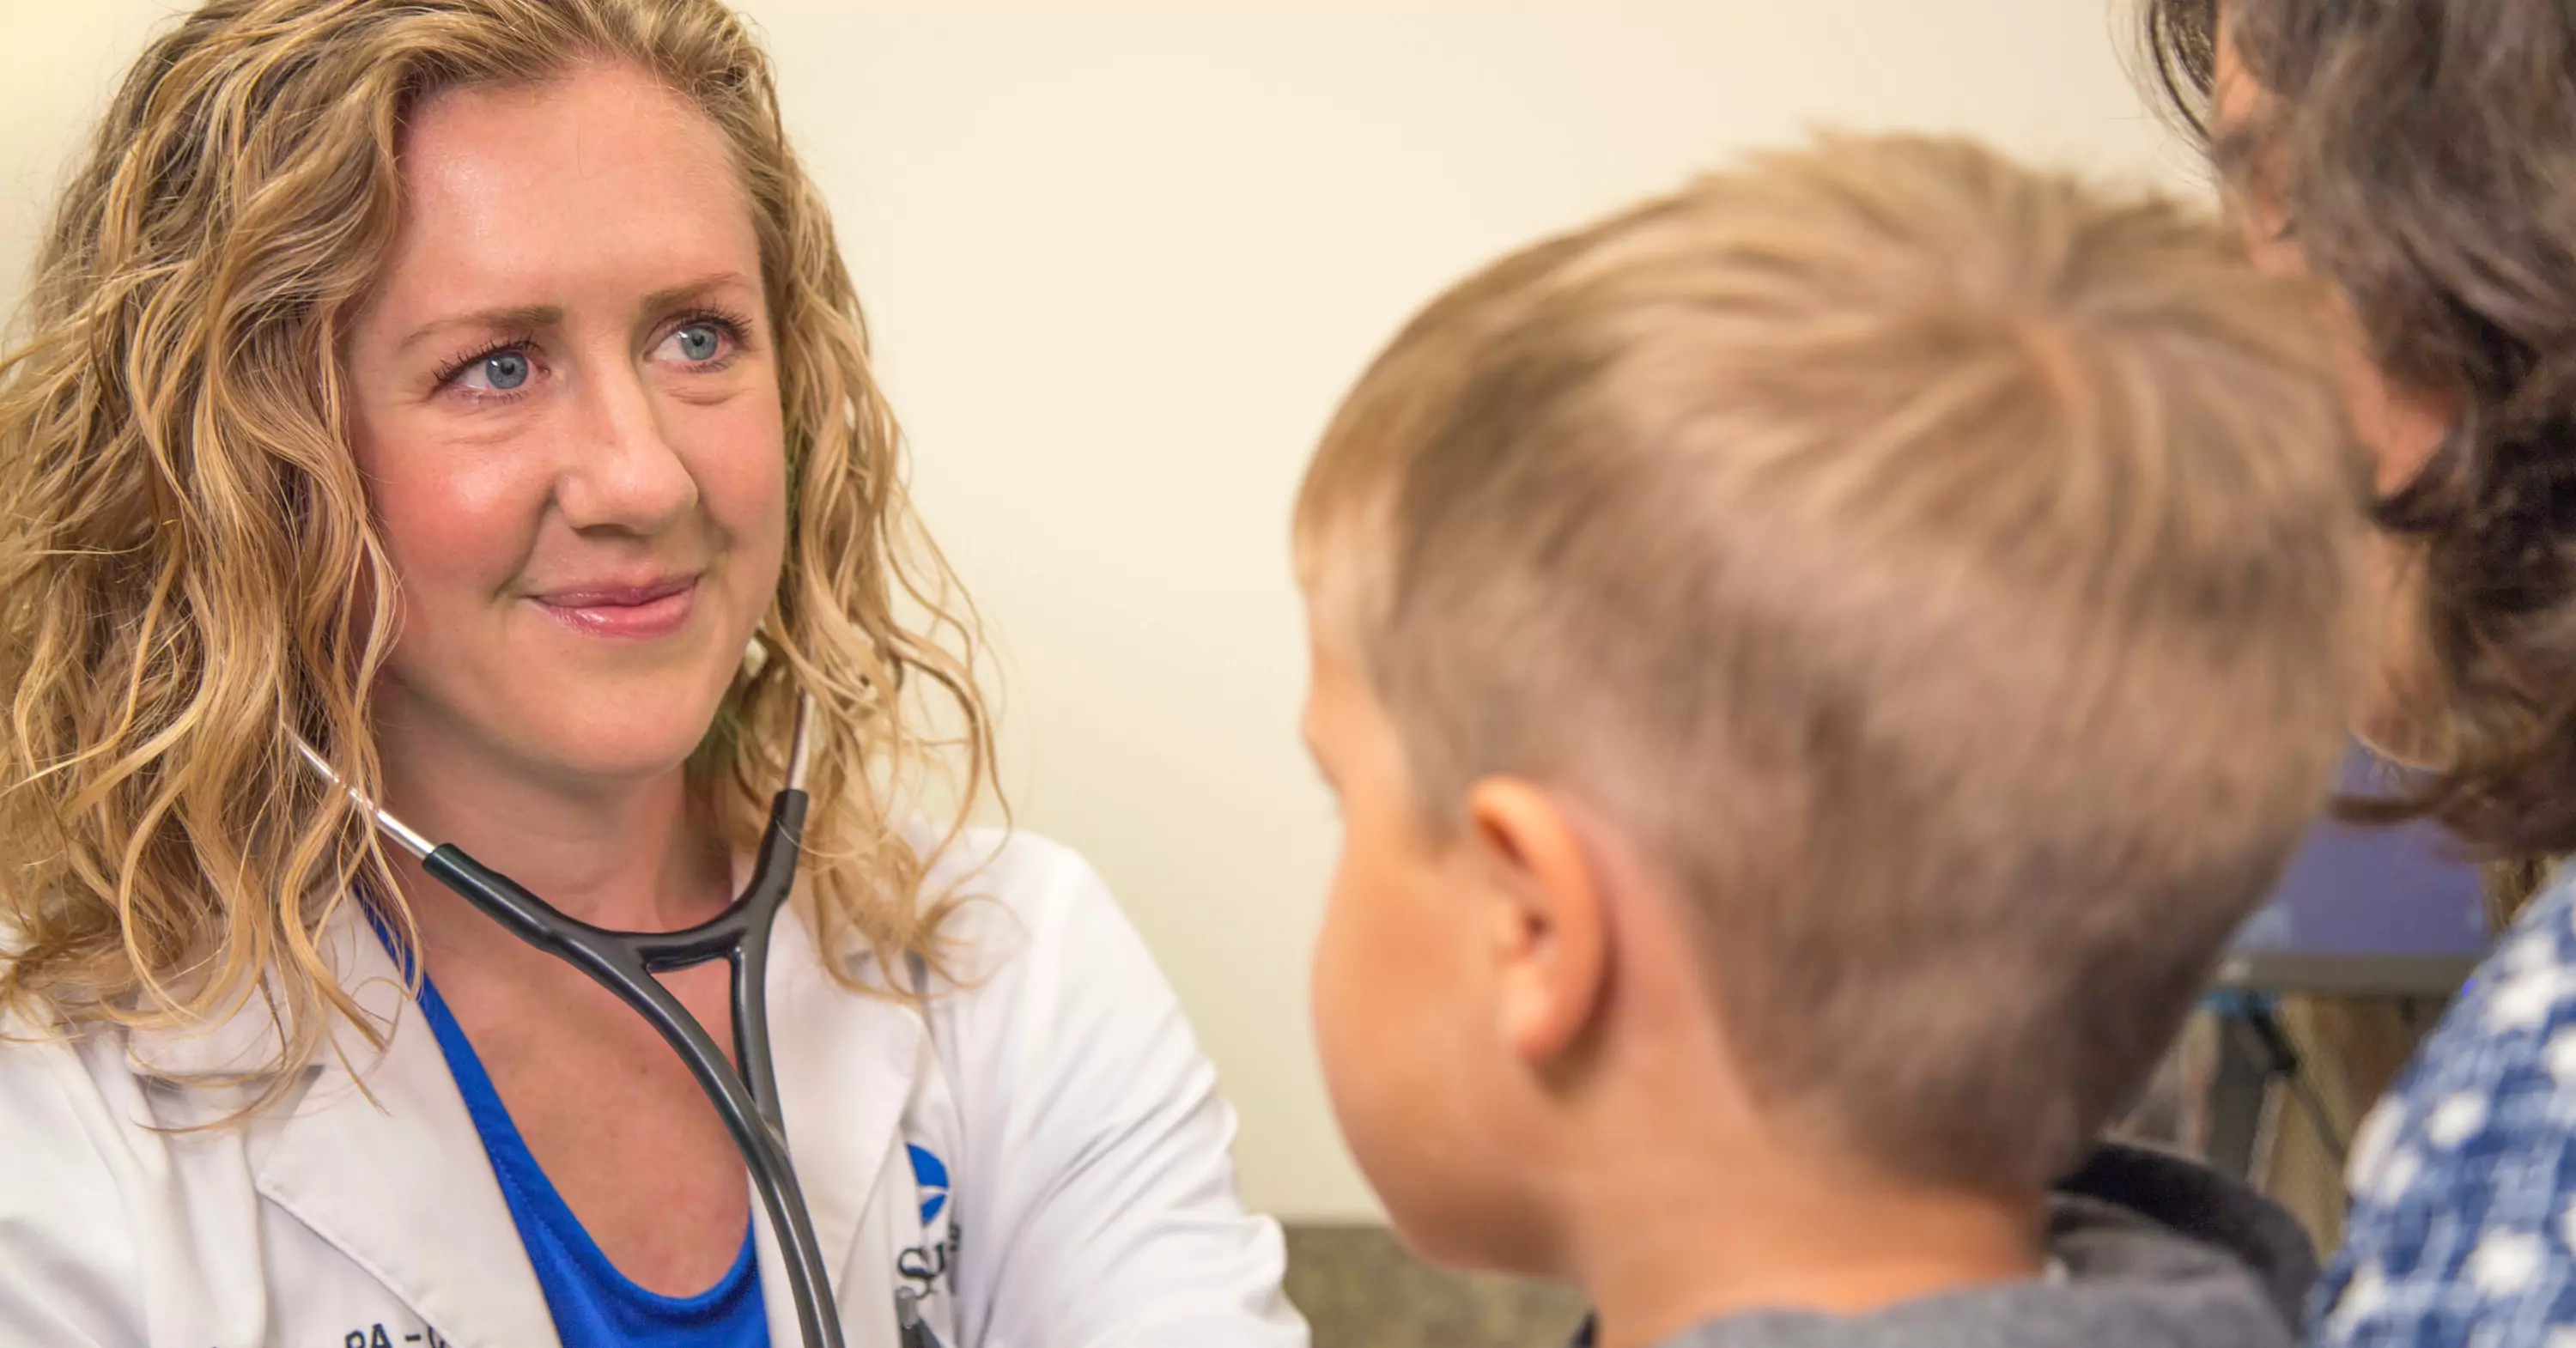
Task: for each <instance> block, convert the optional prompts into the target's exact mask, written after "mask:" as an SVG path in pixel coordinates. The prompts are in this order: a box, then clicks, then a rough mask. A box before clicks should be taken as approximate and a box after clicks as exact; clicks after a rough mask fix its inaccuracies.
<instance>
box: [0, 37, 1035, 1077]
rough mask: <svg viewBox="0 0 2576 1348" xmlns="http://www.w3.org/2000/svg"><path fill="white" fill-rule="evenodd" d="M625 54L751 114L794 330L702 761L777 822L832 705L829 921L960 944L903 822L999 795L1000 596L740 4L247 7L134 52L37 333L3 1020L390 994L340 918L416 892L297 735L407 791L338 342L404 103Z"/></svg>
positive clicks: (388, 173)
mask: <svg viewBox="0 0 2576 1348" xmlns="http://www.w3.org/2000/svg"><path fill="white" fill-rule="evenodd" d="M592 59H608V60H614V61H619V62H623V63H627V64H631V65H633V66H634V67H636V68H638V69H640V70H643V71H645V72H647V73H649V74H651V75H652V76H654V77H655V78H657V79H659V80H661V81H663V82H664V83H666V84H667V85H668V86H669V87H670V88H671V89H672V90H674V91H675V92H676V93H678V94H679V95H681V96H682V97H684V98H686V99H688V100H689V101H691V102H692V103H693V104H694V105H695V106H697V107H698V108H699V109H700V110H701V111H702V112H704V114H705V115H706V116H707V117H708V118H709V119H710V120H711V121H712V122H713V123H714V125H715V126H716V127H717V128H718V130H719V131H720V133H721V134H722V135H723V136H724V138H725V139H726V141H727V142H728V143H729V145H730V146H731V149H732V152H733V157H734V160H735V163H736V167H737V169H738V171H739V172H740V174H741V176H742V179H743V182H744V185H745V187H746V189H747V195H748V197H749V199H750V201H751V203H752V210H753V214H754V217H755V219H754V224H755V229H756V231H757V235H758V238H759V244H760V254H761V267H762V274H763V281H764V284H765V287H766V289H767V291H768V301H769V308H770V313H771V315H772V322H773V324H774V334H773V340H774V342H775V345H776V350H777V351H778V355H779V370H780V397H781V399H782V401H783V404H784V412H785V416H784V422H785V425H786V428H787V437H786V438H787V443H786V446H785V449H786V454H787V462H788V470H789V475H790V484H791V485H790V488H789V492H790V502H789V514H790V531H791V532H790V538H789V542H788V548H787V560H786V565H785V566H784V567H783V568H782V572H781V576H780V580H779V585H778V590H777V594H776V596H775V598H774V601H773V605H772V607H771V609H770V612H769V614H768V616H767V617H766V618H765V619H764V620H763V623H762V626H761V629H760V633H761V645H762V647H763V648H764V649H765V650H766V651H767V653H768V654H769V657H770V658H768V659H766V660H759V661H747V662H746V668H745V672H744V673H743V674H742V676H741V677H740V678H739V679H738V680H737V681H736V683H735V685H734V687H733V689H732V690H731V691H730V693H729V694H728V696H727V698H726V699H725V701H724V704H723V707H722V709H721V711H720V713H719V715H718V718H717V721H716V724H715V726H714V727H713V728H712V729H711V731H710V732H709V734H708V737H707V740H706V742H705V743H704V745H703V746H702V747H701V749H700V750H699V752H698V754H697V755H696V757H695V759H694V760H693V763H692V771H693V778H694V780H696V781H698V782H699V783H700V784H701V785H702V786H703V787H704V788H705V789H706V791H707V792H708V795H709V798H710V799H711V801H712V802H713V804H714V807H715V810H716V814H717V818H718V822H719V827H720V829H721V830H722V831H723V833H724V836H725V837H726V838H727V839H728V840H729V841H731V842H732V843H734V844H736V845H737V846H747V845H749V844H750V842H751V841H752V840H753V839H754V838H756V837H757V835H758V832H759V829H760V826H761V823H762V820H763V818H764V817H765V812H766V807H767V802H768V793H769V792H770V791H771V790H772V789H774V787H775V784H776V782H777V781H778V780H779V779H780V777H781V776H782V775H783V773H784V771H785V763H784V757H785V743H784V741H785V739H786V738H787V728H788V725H789V722H790V719H791V717H792V715H793V713H794V709H795V705H796V703H797V701H798V699H799V697H800V695H811V696H812V697H814V698H815V699H816V700H817V702H818V704H819V707H818V710H819V712H820V715H819V716H818V717H817V718H816V726H817V733H816V735H815V740H814V744H813V752H812V759H811V774H810V777H809V785H810V788H811V791H812V808H811V812H810V815H809V822H808V827H807V848H808V852H809V857H810V864H809V866H808V875H809V877H810V879H811V882H812V890H813V896H814V900H815V905H814V911H813V912H812V913H811V914H810V916H811V917H812V919H813V920H814V921H815V922H816V923H817V924H818V926H819V927H820V929H821V935H822V937H823V939H824V940H825V941H826V942H827V943H829V942H832V941H833V940H835V939H836V936H837V935H838V934H847V933H855V934H856V935H857V936H858V937H859V938H861V939H863V940H864V941H865V942H866V943H867V944H869V945H870V946H872V947H873V948H874V949H875V950H876V952H877V953H878V955H879V957H880V959H881V960H882V961H884V962H885V963H887V964H893V963H894V961H895V960H896V959H897V958H898V957H899V956H901V955H902V954H904V953H907V952H910V953H922V954H928V953H932V952H933V951H934V950H935V947H936V932H937V928H938V925H939V921H940V918H941V916H942V915H943V913H944V910H945V906H946V905H945V903H944V901H943V900H941V899H939V898H937V897H935V896H926V895H924V894H922V893H921V892H920V891H921V887H922V883H923V877H924V875H925V873H926V870H927V868H928V866H929V864H930V861H931V856H932V855H935V852H936V849H922V848H916V847H914V846H912V845H910V844H908V843H907V842H906V841H905V840H904V839H903V837H901V836H900V835H899V832H898V825H899V824H900V822H901V817H900V816H901V812H902V811H904V810H906V809H908V808H909V807H908V806H907V805H906V804H905V801H906V800H907V798H908V792H909V788H910V787H912V786H913V785H914V784H915V779H916V778H917V777H919V776H920V775H921V774H922V773H923V772H925V771H932V770H939V769H948V770H958V771H956V772H955V774H954V775H957V776H961V777H962V778H963V781H962V790H960V789H957V787H956V786H952V787H951V788H950V790H951V794H952V796H953V798H955V799H957V800H958V801H959V815H960V816H961V817H962V814H963V812H964V809H965V808H966V806H967V805H970V804H971V803H972V802H973V801H974V800H975V799H976V798H977V797H978V795H979V794H980V793H981V792H982V791H983V790H985V789H987V787H988V784H989V781H990V760H991V747H992V746H991V737H990V733H989V721H988V717H987V715H986V713H985V710H984V704H983V700H982V698H981V696H980V694H979V693H978V691H977V686H976V682H975V678H974V672H973V666H972V662H971V657H972V654H973V650H974V646H975V642H974V633H973V620H972V614H971V610H969V609H967V608H966V607H965V605H964V602H963V599H962V597H961V596H959V595H958V594H957V593H956V592H955V589H954V586H953V583H952V581H951V578H950V576H949V574H948V572H947V570H946V568H945V567H944V565H943V564H942V563H941V562H940V560H939V558H938V555H937V553H936V551H935V550H932V549H930V548H929V546H928V544H927V541H926V540H925V539H923V538H921V537H920V535H919V532H918V529H917V525H916V523H915V520H914V517H913V514H912V511H911V507H910V505H909V504H908V502H907V499H906V496H905V493H904V490H903V487H902V485H901V478H900V469H901V462H900V451H899V442H898V439H897V434H896V430H895V426H894V423H893V420H892V419H891V417H890V416H889V414H888V412H887V410H886V405H885V402H884V400H883V398H882V397H880V396H879V394H878V391H877V388H876V385H875V383H874V380H873V377H872V375H871V373H870V369H869V358H868V345H867V331H866V327H865V324H864V321H863V319H862V316H861V314H860V310H859V306H858V301H857V298H856V296H855V294H854V292H853V290H852V287H851V283H850V277H849V274H848V272H847V270H846V269H845V267H844V265H843V263H842V260H841V257H840V254H839V251H838V248H837V245H836V244H835V242H834V239H833V234H832V227H831V221H830V218H829V216H828V214H827V212H826V209H825V206H824V203H823V199H822V196H821V194H820V192H819V191H818V190H817V189H816V188H815V186H814V184H813V183H812V182H811V181H809V180H808V179H807V178H806V176H805V174H804V172H803V170H802V169H801V168H800V167H799V166H798V164H797V161H796V158H795V156H794V154H793V153H792V151H791V150H790V149H789V147H788V143H787V138H786V134H785V131H784V129H783V127H782V125H781V122H780V118H779V111H778V103H777V98H776V94H775V92H774V90H773V89H772V87H771V75H770V69H769V65H768V62H767V59H766V57H765V56H764V55H763V54H762V53H761V51H760V49H759V47H758V46H757V45H756V44H755V42H754V41H753V40H752V38H751V36H750V34H749V33H748V32H747V31H746V29H745V27H744V25H743V23H742V21H741V20H740V19H739V18H738V17H737V16H736V15H735V14H733V13H732V12H731V11H730V10H729V9H727V8H726V7H725V6H724V5H722V4H720V3H717V0H400V2H399V3H396V2H394V0H213V2H212V3H208V4H206V5H204V6H203V7H201V8H199V9H197V10H195V11H194V12H192V13H191V14H189V15H188V16H187V17H186V18H184V19H183V20H181V21H179V22H178V23H177V24H176V25H175V26H174V27H172V28H171V29H170V30H169V31H167V32H166V33H165V34H163V35H162V36H161V37H159V38H158V39H157V40H156V41H154V42H153V43H152V44H151V46H150V47H149V48H148V49H147V50H146V51H145V53H144V54H143V56H142V58H141V59H140V60H139V61H138V62H136V64H135V65H134V67H133V68H132V70H131V71H130V73H129V74H128V75H127V76H126V78H125V81H124V84H123V87H122V88H121V89H120V90H119V91H118V93H117V95H116V98H115V100H114V103H113V104H112V106H111V107H110V108H109V110H108V112H107V114H106V116H105V118H104V119H103V121H102V122H101V123H100V125H99V127H98V131H97V134H96V137H95V139H94V141H93V142H92V144H91V146H90V148H89V151H88V153H87V155H86V157H85V158H84V159H83V160H82V161H81V162H80V164H79V166H78V168H77V170H76V172H75V174H74V176H73V177H72V179H71V180H70V182H69V184H68V185H67V186H66V188H65V190H64V192H63V195H62V198H61V203H60V206H59V208H58V213H57V215H56V217H55V219H54V222H53V225H52V228H51V231H50V234H49V236H48V239H47V242H46V245H45V247H44V250H43V252H42V254H41V255H40V258H39V262H38V267H37V273H36V277H35V285H34V288H33V291H32V293H31V294H30V296H29V299H28V301H27V305H26V308H25V310H24V312H23V314H22V316H21V324H22V329H23V330H22V333H21V338H22V340H21V341H20V342H19V343H18V344H17V345H16V346H15V348H14V349H11V350H9V351H8V352H7V353H6V354H5V356H0V500H5V501H7V502H8V503H9V511H8V513H7V517H6V519H5V520H0V688H6V689H8V690H9V692H8V695H7V697H8V702H7V720H6V722H5V724H0V856H5V857H7V859H8V865H7V867H6V869H5V870H0V1012H10V1013H14V1014H16V1015H17V1016H20V1017H23V1018H25V1019H27V1020H30V1021H33V1022H35V1023H37V1024H44V1025H53V1026H62V1025H68V1024H75V1023H79V1022H82V1021H101V1020H106V1021H117V1022H123V1023H126V1024H149V1023H162V1022H168V1021H171V1020H178V1019H194V1018H199V1017H204V1016H209V1015H216V1014H221V1013H223V1012H225V1011H228V1010H229V1009H231V1008H232V1007H234V1006H237V1005H239V1004H240V1003H241V1002H242V1001H243V1000H244V999H246V998H250V997H253V996H266V997H267V998H269V999H270V1001H271V1010H272V1011H273V1012H275V1013H276V1014H277V1015H278V1018H279V1020H280V1022H281V1023H282V1024H285V1025H287V1026H291V1027H292V1028H293V1035H292V1036H291V1038H290V1041H289V1043H288V1045H287V1047H286V1050H285V1053H286V1058H287V1061H286V1062H285V1063H284V1064H281V1065H283V1066H289V1067H291V1066H293V1065H295V1064H297V1063H300V1062H302V1061H305V1060H307V1059H308V1058H309V1057H310V1055H312V1054H313V1053H314V1052H316V1051H317V1048H318V1046H319V1044H320V1042H321V1039H322V1035H323V1032H324V1030H325V1028H326V1027H327V1023H328V1022H329V1021H330V1020H331V1019H332V1016H331V1015H330V1014H328V1012H331V1011H334V1010H336V1011H337V1012H338V1013H339V1014H341V1015H344V1016H348V1017H351V1018H353V1019H354V1018H355V1017H356V1012H355V1009H354V1006H353V1004H352V1003H351V1002H350V1001H349V999H348V997H347V995H346V993H345V992H344V991H343V990H342V989H341V988H340V987H339V986H338V985H337V984H336V983H335V981H334V980H333V977H332V973H331V969H330V967H329V965H328V963H327V962H326V961H325V960H324V958H323V957H322V955H321V953H320V951H319V950H318V949H317V937H318V934H319V933H320V931H321V930H322V928H323V926H324V924H325V923H327V922H328V921H330V920H331V919H332V918H333V916H334V914H335V913H336V912H338V911H339V910H340V909H341V908H342V907H343V905H345V904H346V903H347V902H348V901H349V896H350V895H351V894H352V893H353V892H356V891H357V890H358V889H359V888H361V886H362V885H363V888H364V889H365V891H366V892H369V893H371V894H375V895H380V896H388V899H389V901H390V898H391V896H397V895H398V894H399V890H398V889H397V887H396V886H395V885H394V884H393V883H392V876H391V872H390V871H389V870H388V869H387V868H386V859H385V856H384V854H383V852H382V850H381V848H380V846H379V844H378V842H377V840H376V838H375V837H374V834H373V831H372V830H371V829H370V828H369V827H368V826H367V825H366V823H365V822H364V820H363V819H361V818H360V817H359V816H358V815H357V814H356V812H355V811H354V810H353V809H352V808H351V806H350V803H349V802H348V801H347V800H346V799H345V798H344V797H342V796H341V795H339V794H338V793H335V792H333V791H330V790H327V789H325V787H324V785H323V783H321V782H320V781H319V780H318V779H317V777H316V776H315V775H314V774H313V773H311V772H310V771H308V770H306V769H304V768H302V767H301V766H300V765H299V764H298V763H297V762H296V761H295V757H294V754H293V751H292V749H291V748H290V740H289V736H288V735H287V733H286V732H287V730H288V729H289V728H290V727H292V728H294V729H296V730H298V731H300V732H301V733H302V734H303V735H304V736H305V738H307V739H308V740H310V741H311V742H312V743H314V744H316V745H318V746H320V747H321V749H322V751H323V752H324V753H326V754H327V755H329V756H330V758H331V759H332V760H333V761H334V763H335V765H336V767H337V769H338V771H339V773H340V774H341V776H342V778H343V779H344V780H346V781H348V782H350V783H352V784H354V785H356V786H357V787H358V788H359V789H360V790H362V791H364V792H366V793H368V794H369V795H371V796H372V795H375V794H376V793H377V792H378V789H379V780H380V779H379V776H378V765H377V763H376V761H375V752H374V748H373V745H372V741H371V737H370V735H369V733H368V729H367V727H368V699H369V688H370V685H371V683H372V682H373V680H374V677H375V675H376V673H377V671H379V670H380V669H381V668H382V667H383V665H384V661H385V658H386V654H387V651H388V649H389V647H390V645H391V643H392V638H393V632H394V624H395V621H396V618H397V615H395V614H393V613H391V612H389V611H388V609H390V608H391V607H392V606H388V605H378V604H370V603H367V602H365V601H364V599H363V598H362V596H366V595H370V594H375V595H389V594H394V593H396V586H395V583H394V581H395V577H394V574H393V571H392V568H391V566H390V564H389V562H388V560H387V555H386V552H385V548H384V545H383V542H382V540H381V539H380V538H379V537H378V535H377V533H376V530H375V527H374V525H373V522H372V520H371V516H370V512H369V509H368V505H367V500H366V496H365V492H364V489H363V484H362V483H361V481H360V478H359V474H358V471H357V468H356V465H355V464H354V462H353V461H352V459H351V457H350V455H349V453H348V450H347V443H348V434H347V432H348V428H347V422H346V412H345V408H346V399H345V394H344V392H343V389H342V387H341V376H340V374H339V367H338V362H337V353H338V343H339V342H340V340H341V339H342V338H343V337H344V336H345V335H346V333H347V331H348V327H349V324H350V322H351V319H352V316H353V314H354V313H355V311H356V309H357V307H358V306H359V305H360V303H361V302H362V301H363V299H364V297H365V296H366V295H367V293H368V291H369V289H370V287H371V286H372V285H373V283H374V282H375V280H376V279H377V277H378V276H379V275H380V273H381V271H382V269H383V266H384V262H385V259H386V257H387V255H388V251H389V247H390V245H391V243H392V241H393V239H394V236H395V232H396V228H397V225H398V223H399V220H400V216H401V209H402V202H401V174H400V166H399V163H398V159H397V147H398V143H399V139H400V134H401V129H402V126H403V123H404V119H405V117H406V115H407V111H408V110H409V109H411V108H412V107H414V106H415V105H417V103H418V102H419V101H420V100H421V99H423V98H425V97H427V96H429V95H431V94H433V93H436V92H438V91H440V90H443V89H449V88H456V87H460V86H468V85H488V84H513V83H529V82H537V81H542V80H545V79H548V78H550V77H553V76H557V75H559V74H561V73H563V72H564V71H566V70H568V69H569V68H571V67H572V66H574V65H576V64H577V63H579V62H582V61H585V60H592ZM899 610H900V611H901V613H902V614H911V615H918V616H916V617H914V618H912V619H911V620H909V621H907V619H906V617H904V616H900V615H899ZM925 699H929V702H928V703H925ZM934 713H935V714H934ZM929 726H937V727H939V729H938V730H936V731H934V730H931V729H928V728H926V727H929ZM952 833H953V830H952ZM943 845H944V844H943ZM925 852H927V853H929V854H928V855H926V854H925ZM389 916H390V918H391V919H392V921H393V922H394V923H395V924H396V926H397V928H400V929H405V930H407V915H406V914H404V913H403V912H402V911H401V910H400V908H399V906H398V905H397V906H396V907H395V908H394V909H393V910H392V911H391V912H390V914H389ZM361 1024H362V1026H363V1022H361Z"/></svg>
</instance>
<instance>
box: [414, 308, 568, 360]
mask: <svg viewBox="0 0 2576 1348" xmlns="http://www.w3.org/2000/svg"><path fill="white" fill-rule="evenodd" d="M563 315H564V311H563V308H562V306H560V305H553V304H521V305H513V306H510V307H507V308H501V309H477V310H475V311H474V312H472V313H470V314H451V315H449V316H448V317H446V318H442V319H439V320H437V321H436V322H433V323H430V324H427V325H426V326H423V327H420V328H416V329H414V330H413V331H412V334H411V335H410V336H408V337H405V338H403V339H402V341H401V342H399V343H397V344H396V345H395V346H394V354H395V355H398V356H399V355H401V354H402V353H404V352H406V351H409V350H411V349H412V348H413V347H415V346H418V345H420V344H421V343H423V342H425V341H428V340H429V339H430V338H432V337H436V336H438V335H440V334H441V333H448V332H455V331H457V330H458V329H460V328H463V329H475V330H482V331H490V330H492V329H495V328H499V329H504V330H509V329H521V328H544V327H552V326H553V325H555V324H557V323H561V322H563Z"/></svg>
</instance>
